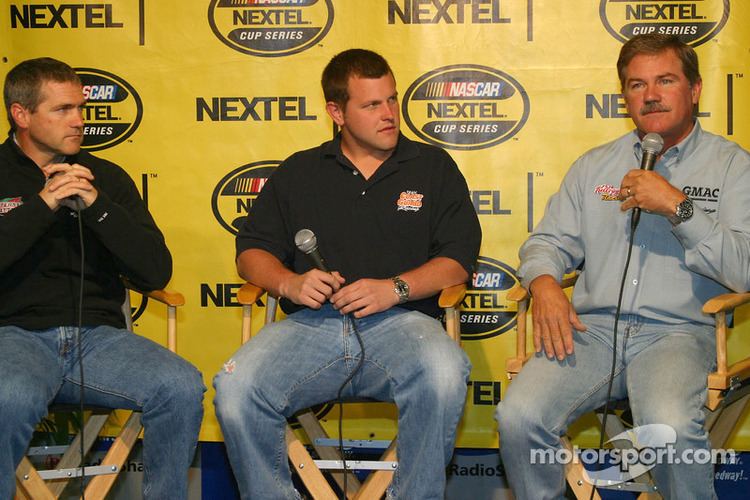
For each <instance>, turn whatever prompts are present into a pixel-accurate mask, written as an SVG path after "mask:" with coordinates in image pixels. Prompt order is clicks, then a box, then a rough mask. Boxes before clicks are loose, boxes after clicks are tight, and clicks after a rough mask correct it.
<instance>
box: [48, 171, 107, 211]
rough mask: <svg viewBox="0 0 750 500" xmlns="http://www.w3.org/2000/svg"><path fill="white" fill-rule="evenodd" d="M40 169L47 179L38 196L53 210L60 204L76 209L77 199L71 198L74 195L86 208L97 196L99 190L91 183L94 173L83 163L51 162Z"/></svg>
mask: <svg viewBox="0 0 750 500" xmlns="http://www.w3.org/2000/svg"><path fill="white" fill-rule="evenodd" d="M42 171H43V172H44V175H45V176H46V177H47V179H48V180H47V183H46V184H45V185H44V189H42V191H41V192H40V193H39V196H40V197H41V198H42V200H44V202H45V203H46V204H47V206H48V207H49V208H50V209H51V210H53V211H57V209H58V208H60V207H61V206H66V207H68V208H70V209H71V210H77V209H78V207H77V206H76V202H77V200H75V199H74V198H73V197H76V196H77V197H78V198H79V199H80V200H81V203H83V206H84V208H88V207H90V206H91V204H92V203H94V201H96V198H97V196H99V192H98V191H97V190H96V188H95V187H94V186H93V185H92V184H91V181H93V180H94V175H93V174H92V173H91V171H90V170H89V169H88V168H86V167H84V166H83V165H79V164H77V163H75V164H73V165H70V164H68V163H52V164H50V165H47V166H45V167H42Z"/></svg>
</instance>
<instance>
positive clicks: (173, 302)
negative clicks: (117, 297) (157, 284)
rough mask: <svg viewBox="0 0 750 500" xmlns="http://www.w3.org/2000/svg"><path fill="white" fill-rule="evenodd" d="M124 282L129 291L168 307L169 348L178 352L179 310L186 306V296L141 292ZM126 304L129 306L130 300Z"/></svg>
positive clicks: (165, 292) (159, 292)
mask: <svg viewBox="0 0 750 500" xmlns="http://www.w3.org/2000/svg"><path fill="white" fill-rule="evenodd" d="M122 282H123V284H124V285H125V288H127V289H128V290H132V291H134V292H136V293H140V294H141V295H143V296H146V297H148V298H151V299H154V300H155V301H157V302H161V303H162V304H164V305H166V306H167V348H168V349H169V350H170V351H172V352H177V308H178V307H180V306H184V305H185V296H184V295H182V294H181V293H180V292H175V291H173V290H153V291H151V292H144V291H142V290H139V289H138V288H137V287H136V286H134V285H133V284H132V283H130V282H129V281H128V280H125V279H123V280H122ZM126 303H127V304H128V305H129V304H130V302H129V300H128V301H127V302H126ZM128 321H129V318H128ZM131 326H132V325H131V324H130V323H128V327H129V328H130V327H131Z"/></svg>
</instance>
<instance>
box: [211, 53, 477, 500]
mask: <svg viewBox="0 0 750 500" xmlns="http://www.w3.org/2000/svg"><path fill="white" fill-rule="evenodd" d="M322 84H323V91H324V94H325V98H326V101H327V104H326V109H327V111H328V114H329V115H330V116H331V118H332V119H333V121H334V122H335V123H336V125H338V126H339V127H340V129H341V133H340V134H339V135H338V136H337V137H336V138H335V139H334V140H333V141H330V142H327V143H324V144H322V145H321V146H319V147H317V148H313V149H310V150H307V151H302V152H299V153H296V154H294V155H292V156H291V157H290V158H288V159H287V160H286V161H285V162H284V163H283V164H282V165H281V166H280V167H279V168H278V169H277V170H276V172H275V173H274V174H273V176H272V177H271V179H270V180H269V181H268V183H267V184H266V185H265V187H264V188H263V191H262V192H261V195H260V196H259V197H258V199H257V200H256V202H255V204H254V205H253V208H252V210H251V212H250V214H249V216H248V218H247V220H246V221H245V223H244V225H243V227H242V228H241V230H240V233H239V235H238V237H237V267H238V270H239V273H240V275H241V276H242V277H243V278H245V279H247V280H248V281H251V282H253V283H255V284H257V285H259V286H262V287H263V288H265V289H266V290H268V291H269V293H270V294H272V295H275V296H278V297H281V304H282V308H283V309H284V311H285V312H286V313H287V314H288V315H289V316H288V318H287V319H286V320H284V321H281V322H277V323H274V324H272V325H268V326H266V327H265V328H263V329H262V330H261V331H260V332H259V334H258V335H257V336H256V337H254V338H253V340H252V341H250V342H249V343H247V344H246V345H245V346H243V347H242V348H241V349H240V350H239V351H238V352H237V353H235V355H234V357H233V358H232V359H230V360H229V361H228V362H227V363H226V364H225V366H224V369H223V370H222V371H221V372H220V373H219V374H218V375H217V376H216V378H215V380H214V385H215V387H216V393H217V395H216V400H215V404H216V411H217V416H218V418H219V422H220V424H221V426H222V430H223V432H224V438H225V442H226V445H227V451H228V453H229V458H230V461H231V462H232V465H233V469H234V472H235V477H236V478H237V481H238V483H239V487H240V491H241V493H242V496H243V498H250V497H252V498H264V499H270V498H294V497H295V496H296V495H297V493H296V492H295V490H294V488H293V486H292V482H291V477H290V471H289V467H288V465H287V460H286V459H285V458H284V457H286V448H285V442H284V429H285V424H286V418H287V417H290V416H291V415H293V414H294V413H295V412H296V411H298V410H300V409H302V408H306V407H309V406H312V405H314V404H317V403H321V402H324V401H330V400H333V399H336V397H337V393H338V391H339V388H340V387H341V386H342V384H344V382H345V381H346V380H347V379H348V378H349V377H350V375H352V373H353V372H356V373H355V374H354V376H353V378H352V380H351V381H350V382H349V383H347V384H346V386H345V387H344V389H343V395H344V396H345V397H347V396H358V397H369V398H374V399H379V400H384V401H394V402H396V404H397V405H398V408H399V423H398V425H399V437H398V458H399V469H398V471H397V472H396V474H395V476H394V480H393V482H392V483H391V486H390V489H389V495H390V497H393V498H410V499H419V498H442V497H443V492H444V488H445V472H444V469H445V466H446V465H447V464H448V462H449V461H450V459H451V455H452V453H453V445H454V440H455V430H456V425H457V424H458V420H459V418H460V416H461V413H462V410H463V405H464V399H465V395H466V382H467V379H468V375H469V370H470V365H469V362H468V359H467V357H466V355H465V354H464V353H463V351H461V349H460V348H459V347H458V346H457V345H456V344H455V342H453V341H452V340H451V339H450V338H449V337H448V336H447V335H446V334H445V332H444V331H443V328H442V326H441V325H440V323H439V322H438V321H437V320H435V319H434V317H435V316H437V315H438V314H439V309H438V306H437V295H438V294H439V292H440V290H441V289H443V288H445V287H448V286H451V285H456V284H459V283H463V282H466V281H467V280H468V279H469V277H470V275H471V273H472V266H473V265H474V262H475V260H476V258H477V254H478V251H479V244H480V239H481V231H480V228H479V222H478V220H477V216H476V214H475V212H474V208H473V206H472V204H471V202H470V200H469V193H468V189H467V186H466V181H465V180H464V178H463V176H462V175H461V173H460V172H459V170H458V168H457V167H456V164H455V163H454V162H453V160H452V159H451V158H450V156H449V155H448V154H447V153H445V152H444V151H443V150H441V149H438V148H435V147H432V146H427V145H425V144H420V143H416V142H413V141H410V140H409V139H407V138H406V137H404V136H402V135H401V134H400V132H399V106H398V99H397V93H396V82H395V79H394V76H393V73H392V71H391V69H390V67H389V66H388V63H387V62H386V61H385V60H384V59H383V58H382V57H381V56H379V55H378V54H375V53H373V52H370V51H367V50H360V49H352V50H347V51H345V52H342V53H340V54H338V55H337V56H335V57H334V58H333V59H332V60H331V62H330V63H329V64H328V66H327V67H326V68H325V70H324V72H323V78H322ZM303 228H307V229H311V230H312V231H313V232H314V233H315V234H316V235H317V240H318V244H319V248H320V251H321V254H322V256H323V257H324V259H325V261H326V264H327V266H328V268H330V269H331V270H333V271H332V272H331V273H330V274H329V273H326V272H323V271H321V270H318V269H313V268H312V267H313V266H312V264H311V262H310V260H309V259H308V256H306V255H304V254H303V253H302V252H300V251H299V250H297V249H296V248H295V244H294V236H295V234H296V233H297V232H298V231H299V230H300V229H303ZM360 339H361V342H362V343H360ZM363 352H364V354H363ZM362 358H364V360H363V361H362V363H361V366H358V365H359V364H360V361H361V359H362ZM440 451H442V453H441V452H440ZM268 457H278V459H275V460H272V461H269V460H268Z"/></svg>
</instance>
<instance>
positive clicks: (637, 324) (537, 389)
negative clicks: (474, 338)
mask: <svg viewBox="0 0 750 500" xmlns="http://www.w3.org/2000/svg"><path fill="white" fill-rule="evenodd" d="M580 318H581V320H582V321H583V323H584V324H585V325H586V326H587V327H588V330H587V331H586V332H582V333H581V332H576V333H575V334H574V341H575V353H574V354H573V356H569V357H568V358H567V359H566V360H564V361H562V362H560V361H557V360H548V359H547V358H546V357H545V356H544V355H542V354H537V355H536V356H535V357H533V358H532V359H531V360H530V361H529V362H528V363H527V365H526V366H525V367H524V368H523V370H522V371H521V373H520V374H519V375H518V376H517V377H516V379H515V380H513V382H512V383H511V384H510V385H509V386H508V390H507V391H506V394H505V398H504V400H503V401H502V402H501V403H500V404H499V405H498V407H497V413H496V418H497V421H498V431H499V434H500V453H501V456H502V459H503V464H504V466H505V469H506V472H507V476H508V481H509V482H510V485H511V487H512V488H513V492H514V494H515V496H516V498H517V499H519V500H524V499H535V500H537V499H539V500H541V499H551V498H555V499H557V498H563V494H564V492H565V477H564V466H563V465H562V464H541V463H536V464H531V450H532V449H536V450H559V449H560V447H561V444H560V436H561V435H563V434H564V433H565V431H566V429H567V428H568V425H570V424H571V423H572V422H573V421H575V420H576V419H577V418H578V417H580V416H581V415H583V414H584V413H587V412H589V411H592V410H595V409H596V408H598V407H600V406H603V405H604V403H605V398H606V393H607V384H608V381H609V373H610V368H611V363H612V330H613V324H614V318H613V317H612V316H604V315H582V316H580ZM617 336H618V339H617V364H616V368H615V379H614V384H613V387H612V397H613V398H614V399H623V398H625V397H628V398H629V400H630V408H631V410H632V412H633V419H634V425H635V426H642V425H646V424H666V425H669V426H671V427H672V428H674V430H675V431H676V433H677V440H676V443H675V444H674V448H675V450H676V452H677V455H676V456H678V457H679V456H680V454H681V453H682V452H683V451H684V450H699V449H700V450H708V449H710V448H711V446H710V444H709V442H708V434H707V433H706V431H705V429H704V428H703V423H704V420H705V416H704V413H703V404H704V402H705V400H706V394H707V376H708V374H709V373H710V372H711V371H712V370H713V369H714V366H715V364H716V344H715V336H714V333H713V327H710V326H706V325H696V324H688V323H683V324H677V325H667V324H664V323H661V322H654V321H650V320H647V319H644V318H641V317H639V316H636V315H632V316H624V317H622V318H621V319H620V326H619V328H618V335H617ZM610 418H612V417H610ZM652 473H653V474H654V479H655V481H656V485H657V487H658V488H659V491H660V493H661V494H662V495H663V496H664V497H665V498H669V499H672V498H675V499H677V498H679V499H682V498H691V499H711V498H715V497H716V495H715V493H714V487H713V465H712V464H711V463H708V464H703V465H700V464H690V465H689V464H686V463H682V464H679V465H677V464H672V465H656V467H654V468H653V469H652Z"/></svg>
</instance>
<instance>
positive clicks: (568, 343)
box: [529, 274, 586, 361]
mask: <svg viewBox="0 0 750 500" xmlns="http://www.w3.org/2000/svg"><path fill="white" fill-rule="evenodd" d="M529 291H530V292H531V296H532V297H533V299H534V300H532V302H531V304H532V306H531V317H532V318H533V323H534V350H535V351H536V352H541V350H542V347H544V352H545V353H546V354H547V357H548V358H550V359H551V358H553V357H555V356H556V357H557V359H559V360H561V361H562V360H563V359H565V356H569V355H571V354H573V329H574V328H575V329H576V330H578V331H579V332H584V331H586V325H584V324H583V323H581V320H580V319H578V315H577V314H576V312H575V310H574V309H573V306H572V304H571V303H570V301H569V300H568V297H567V296H566V295H565V293H564V292H563V290H562V288H561V287H560V284H559V283H557V281H555V279H554V278H552V276H550V275H547V274H545V275H542V276H539V277H537V278H535V279H534V281H532V282H531V285H530V286H529Z"/></svg>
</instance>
